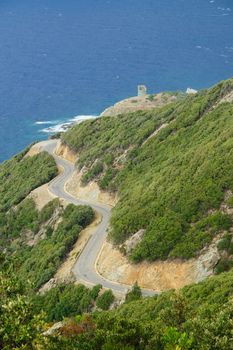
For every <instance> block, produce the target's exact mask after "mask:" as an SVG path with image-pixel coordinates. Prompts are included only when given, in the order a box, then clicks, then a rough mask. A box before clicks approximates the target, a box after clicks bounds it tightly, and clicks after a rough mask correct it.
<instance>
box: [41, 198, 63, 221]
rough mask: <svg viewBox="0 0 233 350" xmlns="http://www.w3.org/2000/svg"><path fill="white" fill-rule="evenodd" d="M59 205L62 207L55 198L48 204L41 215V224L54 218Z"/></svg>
mask: <svg viewBox="0 0 233 350" xmlns="http://www.w3.org/2000/svg"><path fill="white" fill-rule="evenodd" d="M59 205H60V202H59V199H58V198H55V199H53V200H52V201H50V202H49V203H48V204H46V205H45V206H44V208H43V209H42V210H41V211H40V214H39V221H40V223H44V222H46V221H48V220H49V219H50V218H51V217H52V215H53V213H54V211H55V209H56V208H58V207H59Z"/></svg>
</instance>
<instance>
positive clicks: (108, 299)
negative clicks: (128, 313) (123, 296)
mask: <svg viewBox="0 0 233 350" xmlns="http://www.w3.org/2000/svg"><path fill="white" fill-rule="evenodd" d="M114 300H115V297H114V295H113V293H112V291H111V290H110V289H109V290H106V291H105V292H104V293H103V294H101V295H100V296H99V297H98V298H97V301H96V305H97V306H98V308H100V309H102V310H108V309H109V308H110V306H111V305H112V303H113V302H114Z"/></svg>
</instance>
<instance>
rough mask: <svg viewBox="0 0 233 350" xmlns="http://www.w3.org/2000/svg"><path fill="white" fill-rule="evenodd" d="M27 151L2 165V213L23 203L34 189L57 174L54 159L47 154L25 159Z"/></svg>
mask: <svg viewBox="0 0 233 350" xmlns="http://www.w3.org/2000/svg"><path fill="white" fill-rule="evenodd" d="M26 152H27V150H25V151H24V152H22V153H20V154H18V155H17V156H15V157H13V158H12V159H10V160H8V161H6V162H4V163H2V164H0V212H1V211H5V210H7V209H9V208H10V207H11V206H12V205H15V204H18V203H19V202H21V201H22V200H23V199H24V198H25V197H26V196H27V195H28V194H29V193H30V192H31V191H32V190H33V189H35V188H37V187H39V186H40V185H43V184H44V183H47V182H49V181H50V180H51V179H52V178H53V177H55V176H56V174H57V166H56V163H55V161H54V158H53V157H52V156H51V155H49V154H48V153H46V152H42V153H40V154H38V155H35V156H33V157H26V158H24V156H25V154H26Z"/></svg>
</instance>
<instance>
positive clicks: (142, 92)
mask: <svg viewBox="0 0 233 350" xmlns="http://www.w3.org/2000/svg"><path fill="white" fill-rule="evenodd" d="M146 95H147V87H146V85H138V97H142V96H146Z"/></svg>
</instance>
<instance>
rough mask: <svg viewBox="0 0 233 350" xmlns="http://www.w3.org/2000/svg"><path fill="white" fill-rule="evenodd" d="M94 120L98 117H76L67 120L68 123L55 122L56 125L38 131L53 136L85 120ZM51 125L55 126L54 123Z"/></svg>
mask: <svg viewBox="0 0 233 350" xmlns="http://www.w3.org/2000/svg"><path fill="white" fill-rule="evenodd" d="M96 118H98V116H96V115H78V116H76V117H74V118H71V119H68V121H65V122H64V123H61V122H60V123H58V124H57V121H56V125H54V126H49V127H48V128H44V129H42V130H40V132H44V133H47V134H55V133H58V132H65V131H67V129H69V128H70V127H71V126H72V125H75V124H80V123H82V122H83V121H85V120H88V119H96ZM38 123H40V124H42V122H38ZM43 124H52V123H48V122H47V123H43ZM53 124H55V123H53Z"/></svg>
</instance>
